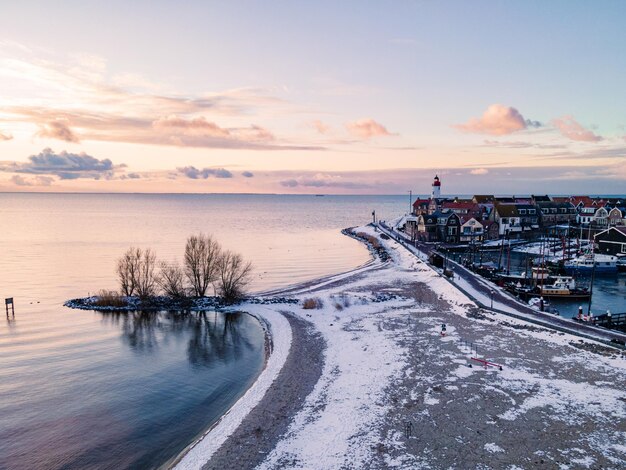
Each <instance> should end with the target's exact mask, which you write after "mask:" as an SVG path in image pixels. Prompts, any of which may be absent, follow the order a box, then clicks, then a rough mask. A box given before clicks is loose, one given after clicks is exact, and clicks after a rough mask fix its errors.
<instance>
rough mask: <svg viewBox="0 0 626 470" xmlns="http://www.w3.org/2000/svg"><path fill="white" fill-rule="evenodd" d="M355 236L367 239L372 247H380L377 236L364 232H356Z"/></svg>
mask: <svg viewBox="0 0 626 470" xmlns="http://www.w3.org/2000/svg"><path fill="white" fill-rule="evenodd" d="M356 236H357V237H359V238H362V239H363V240H367V242H368V243H369V244H370V245H372V246H373V247H374V248H380V242H379V241H378V238H376V237H375V236H373V235H369V234H367V233H365V232H359V233H357V234H356Z"/></svg>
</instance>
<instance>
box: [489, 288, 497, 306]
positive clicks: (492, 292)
mask: <svg viewBox="0 0 626 470" xmlns="http://www.w3.org/2000/svg"><path fill="white" fill-rule="evenodd" d="M495 293H496V291H495V290H493V289H491V290H490V291H489V294H490V296H491V310H493V295H494V294H495Z"/></svg>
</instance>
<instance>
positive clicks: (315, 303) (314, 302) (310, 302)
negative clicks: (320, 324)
mask: <svg viewBox="0 0 626 470" xmlns="http://www.w3.org/2000/svg"><path fill="white" fill-rule="evenodd" d="M323 307H324V302H322V299H320V298H319V297H311V298H308V299H304V302H303V303H302V308H303V309H305V310H313V309H320V308H323Z"/></svg>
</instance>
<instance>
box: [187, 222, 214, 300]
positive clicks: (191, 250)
mask: <svg viewBox="0 0 626 470" xmlns="http://www.w3.org/2000/svg"><path fill="white" fill-rule="evenodd" d="M221 251H222V248H221V246H220V244H219V243H218V242H217V240H214V239H213V238H212V237H211V236H210V235H203V234H199V235H192V236H191V237H189V238H188V239H187V245H186V246H185V276H186V277H187V280H188V281H189V284H190V285H191V288H192V291H193V293H194V295H195V296H196V297H204V296H205V295H206V292H207V289H208V288H209V286H210V285H211V284H213V283H214V282H215V281H216V279H217V274H218V262H219V258H220V253H221Z"/></svg>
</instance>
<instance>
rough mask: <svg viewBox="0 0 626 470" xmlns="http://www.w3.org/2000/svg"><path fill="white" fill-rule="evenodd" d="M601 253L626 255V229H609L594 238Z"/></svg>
mask: <svg viewBox="0 0 626 470" xmlns="http://www.w3.org/2000/svg"><path fill="white" fill-rule="evenodd" d="M594 241H595V243H596V244H597V245H598V247H599V248H598V251H599V252H600V253H606V254H608V255H617V254H626V227H609V228H608V229H606V230H603V231H602V232H600V233H598V234H596V235H595V237H594Z"/></svg>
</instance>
